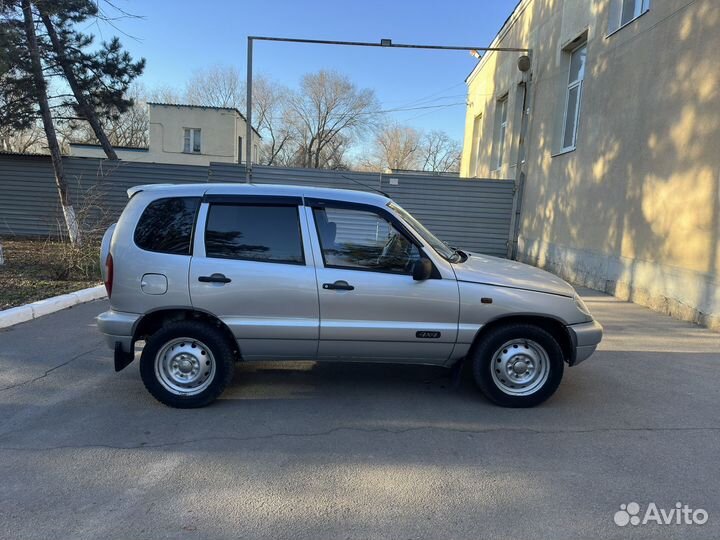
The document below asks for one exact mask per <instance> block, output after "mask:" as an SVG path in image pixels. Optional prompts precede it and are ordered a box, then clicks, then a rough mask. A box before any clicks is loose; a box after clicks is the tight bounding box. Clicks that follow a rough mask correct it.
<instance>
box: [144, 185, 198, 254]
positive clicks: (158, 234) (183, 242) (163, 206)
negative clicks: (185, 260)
mask: <svg viewBox="0 0 720 540" xmlns="http://www.w3.org/2000/svg"><path fill="white" fill-rule="evenodd" d="M199 204H200V198H199V197H173V198H169V199H158V200H156V201H153V202H151V203H150V204H149V205H148V206H147V208H146V209H145V211H144V212H143V214H142V216H140V220H139V221H138V224H137V227H136V228H135V244H137V246H138V247H140V248H142V249H145V250H147V251H156V252H159V253H172V254H175V255H189V254H190V243H191V242H192V231H193V225H194V224H195V215H196V214H197V209H198V205H199Z"/></svg>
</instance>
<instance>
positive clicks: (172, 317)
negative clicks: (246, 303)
mask: <svg viewBox="0 0 720 540" xmlns="http://www.w3.org/2000/svg"><path fill="white" fill-rule="evenodd" d="M176 321H203V322H207V323H208V324H210V325H212V326H215V327H216V328H218V329H219V330H220V331H221V332H222V334H223V336H224V337H225V338H226V339H227V341H228V343H229V344H230V346H231V347H232V349H233V352H234V353H235V359H236V360H241V359H242V357H241V354H240V349H239V347H238V344H237V340H236V339H235V336H234V335H233V333H232V331H231V330H230V328H229V327H228V325H227V324H225V323H224V322H223V321H222V320H220V319H218V318H217V317H216V316H215V315H212V314H211V313H208V312H207V311H203V310H199V309H194V308H187V307H185V308H164V309H159V310H155V311H149V312H147V313H145V314H144V315H143V316H142V317H141V318H140V319H138V321H137V322H136V323H135V326H134V328H133V337H132V343H133V344H134V343H135V342H136V341H140V340H142V339H145V338H146V337H148V336H150V335H152V334H154V333H155V332H157V331H158V330H159V329H160V328H162V327H163V326H165V325H166V324H168V323H171V322H176Z"/></svg>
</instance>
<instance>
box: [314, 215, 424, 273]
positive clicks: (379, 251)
mask: <svg viewBox="0 0 720 540" xmlns="http://www.w3.org/2000/svg"><path fill="white" fill-rule="evenodd" d="M313 213H314V215H315V225H316V227H317V230H318V237H319V238H320V246H321V248H322V253H323V259H324V261H325V265H326V266H332V267H340V268H352V269H358V270H374V271H380V272H391V273H401V274H410V273H412V267H413V264H414V262H415V261H416V260H417V259H418V258H419V257H420V252H419V250H418V248H417V246H415V244H413V243H412V242H410V240H408V239H407V238H406V237H405V235H403V234H402V233H400V232H399V231H398V230H396V229H395V228H394V227H393V225H392V224H391V223H389V222H388V221H387V220H385V219H384V218H382V217H380V216H379V215H378V214H376V213H374V212H367V211H363V210H353V209H345V208H315V209H313Z"/></svg>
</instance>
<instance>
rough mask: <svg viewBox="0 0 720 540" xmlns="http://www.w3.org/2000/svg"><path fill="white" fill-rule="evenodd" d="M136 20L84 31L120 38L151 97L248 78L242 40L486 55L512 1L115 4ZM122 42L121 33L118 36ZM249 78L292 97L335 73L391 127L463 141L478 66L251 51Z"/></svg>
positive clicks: (285, 48)
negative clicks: (280, 87) (382, 43)
mask: <svg viewBox="0 0 720 540" xmlns="http://www.w3.org/2000/svg"><path fill="white" fill-rule="evenodd" d="M114 2H115V3H116V5H118V6H119V7H121V8H122V9H124V10H126V11H127V12H130V13H132V14H134V15H137V16H139V17H140V18H122V19H120V20H117V21H115V23H114V24H115V25H116V26H117V29H115V28H112V27H110V26H108V25H107V24H104V25H102V26H93V27H91V28H88V29H87V31H88V32H91V33H94V34H96V37H97V39H105V40H107V39H109V38H110V37H112V36H113V35H118V36H119V37H120V38H121V41H122V43H123V45H124V46H125V47H126V48H127V49H128V50H129V51H130V53H131V54H132V55H133V56H134V57H136V58H139V57H144V58H145V59H146V60H147V65H146V68H145V73H144V74H143V76H142V79H141V80H142V82H143V83H144V84H145V85H146V86H147V87H149V88H153V87H156V86H170V87H176V88H178V89H182V88H183V87H184V84H185V81H186V80H187V79H189V78H190V76H191V74H192V73H193V71H195V70H198V69H202V68H204V67H208V66H212V65H218V64H219V65H232V66H234V67H236V68H237V69H239V70H240V71H241V73H245V69H246V55H247V36H248V35H256V36H263V35H264V36H278V37H293V38H309V39H331V40H347V41H370V42H379V40H380V39H381V38H390V39H392V40H393V42H395V43H414V44H433V45H460V46H471V47H474V46H477V47H482V46H488V45H489V44H490V42H491V41H492V39H493V38H494V37H495V35H496V33H497V31H498V30H499V29H500V27H501V25H502V24H503V22H504V21H505V19H506V18H507V17H508V16H509V15H510V13H511V12H512V10H513V8H514V7H515V5H516V3H517V0H475V1H474V2H468V1H467V0H462V1H461V0H438V1H433V0H413V1H412V2H410V1H409V0H385V1H378V0H361V1H344V0H335V1H325V0H323V1H321V0H312V1H311V0H296V1H291V0H264V1H263V0H237V1H231V0H205V1H203V2H197V1H189V0H114ZM119 30H120V31H121V32H120V31H119ZM253 49H254V51H253V52H254V55H253V70H254V73H261V74H263V75H265V76H267V77H269V78H271V79H273V80H276V81H278V82H280V83H282V84H284V85H286V86H290V87H296V86H297V84H298V82H299V80H300V78H301V77H302V75H304V74H305V73H309V72H314V71H317V70H319V69H334V70H337V71H339V72H341V73H344V74H346V75H347V76H348V77H349V78H350V79H351V80H352V81H353V82H354V83H355V84H357V85H358V86H359V87H361V88H371V89H373V90H374V91H375V93H376V95H377V97H378V100H379V102H380V104H381V108H382V109H383V110H386V109H398V108H403V109H405V108H416V107H435V106H438V107H436V108H424V109H415V110H406V111H397V112H393V113H389V120H390V121H395V122H398V123H401V124H408V125H411V126H413V127H416V128H419V129H422V130H432V129H440V130H444V131H446V132H447V133H449V134H450V135H451V136H452V137H453V138H455V139H457V140H460V141H461V140H462V136H463V129H464V119H465V96H466V87H465V82H464V81H465V78H466V77H467V75H468V74H469V73H470V71H471V70H472V68H473V67H474V66H475V64H476V62H477V60H476V59H475V58H473V57H472V56H471V55H470V54H469V53H468V52H465V51H423V50H415V49H381V48H368V47H341V46H328V45H308V44H295V43H272V42H258V41H256V42H255V43H254V47H253Z"/></svg>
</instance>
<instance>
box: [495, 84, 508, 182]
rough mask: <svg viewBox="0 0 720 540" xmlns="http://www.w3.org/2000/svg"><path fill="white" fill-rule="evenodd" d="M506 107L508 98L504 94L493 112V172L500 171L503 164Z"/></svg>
mask: <svg viewBox="0 0 720 540" xmlns="http://www.w3.org/2000/svg"><path fill="white" fill-rule="evenodd" d="M507 105H508V97H507V94H505V96H504V97H502V98H500V99H499V100H498V102H497V109H496V110H495V119H496V122H497V127H496V129H495V148H496V151H495V170H498V169H500V167H502V164H503V158H504V154H505V134H506V133H507Z"/></svg>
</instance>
